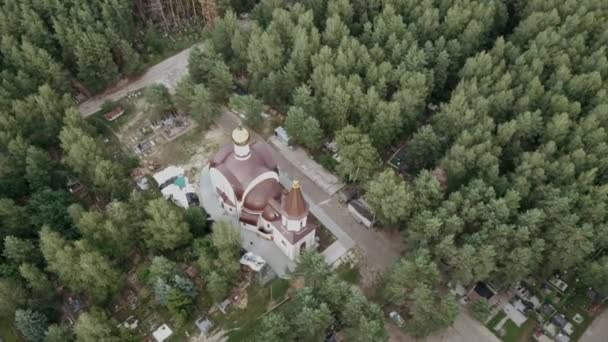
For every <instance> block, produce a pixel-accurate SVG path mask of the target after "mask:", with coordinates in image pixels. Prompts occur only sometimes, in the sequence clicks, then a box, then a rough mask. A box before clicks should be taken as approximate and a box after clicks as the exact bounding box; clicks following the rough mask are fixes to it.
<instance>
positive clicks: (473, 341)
mask: <svg viewBox="0 0 608 342" xmlns="http://www.w3.org/2000/svg"><path fill="white" fill-rule="evenodd" d="M386 328H387V330H388V332H389V335H390V339H389V341H390V342H423V341H424V342H500V339H499V338H498V337H496V336H495V335H494V334H492V333H491V332H490V331H489V330H488V329H486V327H484V326H483V325H481V324H480V323H479V322H478V321H477V320H475V319H474V318H472V317H471V316H469V314H468V313H467V312H466V310H464V309H463V310H460V313H459V314H458V317H456V320H455V321H454V324H452V326H451V327H449V328H447V329H444V330H441V331H439V332H436V333H434V334H432V335H430V336H427V337H425V338H423V339H416V338H413V337H411V336H409V335H406V334H404V333H403V332H402V331H401V330H399V329H398V328H397V327H396V326H395V325H394V324H392V323H391V322H387V323H386Z"/></svg>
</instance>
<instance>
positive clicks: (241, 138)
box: [232, 126, 249, 146]
mask: <svg viewBox="0 0 608 342" xmlns="http://www.w3.org/2000/svg"><path fill="white" fill-rule="evenodd" d="M232 141H233V142H234V144H235V145H239V146H244V145H247V144H248V143H249V132H248V131H247V130H246V129H244V128H243V127H242V126H239V127H237V128H235V129H234V131H232Z"/></svg>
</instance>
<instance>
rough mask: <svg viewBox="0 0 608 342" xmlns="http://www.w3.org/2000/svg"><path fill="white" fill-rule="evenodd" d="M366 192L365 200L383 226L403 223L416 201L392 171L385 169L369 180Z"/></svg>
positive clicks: (401, 180)
mask: <svg viewBox="0 0 608 342" xmlns="http://www.w3.org/2000/svg"><path fill="white" fill-rule="evenodd" d="M366 190H367V191H366V193H365V200H366V201H367V202H368V203H369V204H370V206H371V207H372V208H373V209H374V211H375V213H376V215H378V218H379V219H380V222H382V223H384V224H387V225H395V224H397V223H399V222H403V221H404V220H406V219H407V218H408V216H410V215H411V213H412V212H413V210H414V208H415V202H416V200H414V198H415V197H414V194H413V193H412V191H411V189H410V187H409V186H406V183H405V182H404V181H403V179H402V178H401V177H399V176H398V175H396V174H395V172H394V171H392V170H388V169H387V170H385V171H383V172H381V173H379V174H378V175H377V176H376V177H375V178H373V179H371V180H370V181H369V183H367V186H366Z"/></svg>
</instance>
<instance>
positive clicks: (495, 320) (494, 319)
mask: <svg viewBox="0 0 608 342" xmlns="http://www.w3.org/2000/svg"><path fill="white" fill-rule="evenodd" d="M506 316H507V314H506V313H505V312H504V311H502V310H500V311H498V313H496V315H494V317H492V319H491V320H490V321H488V323H486V327H488V329H490V330H491V331H492V332H494V327H495V326H496V324H498V322H500V321H501V320H502V319H503V318H505V317H506Z"/></svg>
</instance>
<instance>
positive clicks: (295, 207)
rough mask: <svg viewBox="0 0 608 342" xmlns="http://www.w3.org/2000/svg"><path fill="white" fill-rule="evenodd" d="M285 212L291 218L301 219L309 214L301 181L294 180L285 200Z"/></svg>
mask: <svg viewBox="0 0 608 342" xmlns="http://www.w3.org/2000/svg"><path fill="white" fill-rule="evenodd" d="M283 213H284V215H286V216H287V217H288V218H290V219H300V218H302V217H304V216H306V215H308V203H306V200H304V195H302V190H301V189H300V182H298V181H297V180H294V181H293V183H292V185H291V190H289V193H288V194H287V196H285V199H284V200H283Z"/></svg>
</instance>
